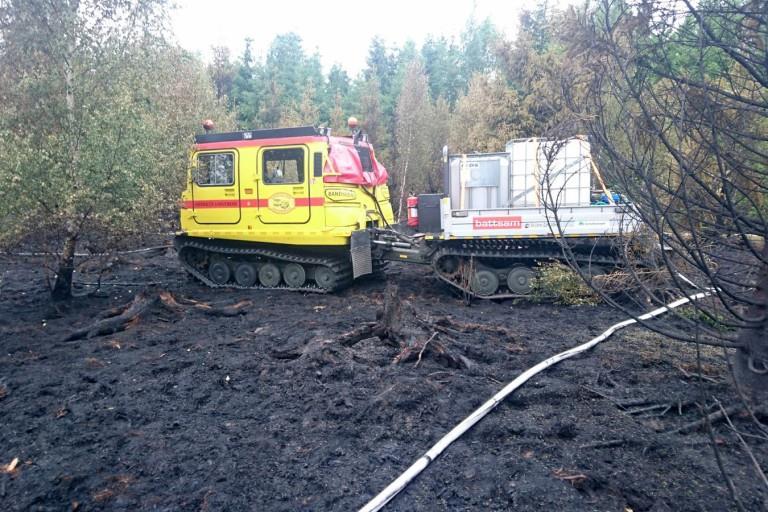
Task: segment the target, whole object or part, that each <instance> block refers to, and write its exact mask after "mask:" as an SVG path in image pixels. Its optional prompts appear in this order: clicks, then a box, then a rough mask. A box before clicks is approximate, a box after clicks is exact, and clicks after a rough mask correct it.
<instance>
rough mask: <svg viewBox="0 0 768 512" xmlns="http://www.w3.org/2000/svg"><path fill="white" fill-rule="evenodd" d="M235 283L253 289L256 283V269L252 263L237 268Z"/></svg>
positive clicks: (242, 264)
mask: <svg viewBox="0 0 768 512" xmlns="http://www.w3.org/2000/svg"><path fill="white" fill-rule="evenodd" d="M235 282H236V283H237V284H239V285H240V286H245V287H251V286H253V285H254V283H256V269H255V268H254V267H253V265H252V264H251V263H239V264H238V265H237V267H235Z"/></svg>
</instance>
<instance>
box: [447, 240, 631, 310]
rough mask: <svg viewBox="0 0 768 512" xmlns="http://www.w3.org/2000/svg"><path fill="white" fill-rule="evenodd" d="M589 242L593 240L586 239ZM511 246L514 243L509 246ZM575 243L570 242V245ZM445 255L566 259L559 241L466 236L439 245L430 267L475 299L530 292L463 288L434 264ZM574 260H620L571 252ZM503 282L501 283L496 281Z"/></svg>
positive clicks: (609, 263) (517, 296) (503, 296)
mask: <svg viewBox="0 0 768 512" xmlns="http://www.w3.org/2000/svg"><path fill="white" fill-rule="evenodd" d="M589 241H590V242H591V244H590V245H592V244H594V240H593V239H592V240H589ZM510 246H514V247H513V248H510ZM574 248H575V247H573V246H572V249H574ZM445 256H459V257H463V258H500V259H508V260H556V261H566V258H565V257H564V256H563V253H562V250H561V248H560V245H559V244H557V243H556V242H549V243H547V242H531V241H519V240H468V241H466V242H461V243H458V244H455V245H454V246H452V247H444V248H442V249H438V250H437V251H436V252H435V254H434V255H433V256H432V269H433V270H434V272H435V275H437V277H438V278H440V279H441V280H442V281H443V282H445V283H448V284H449V285H450V286H452V287H454V288H456V289H457V290H459V291H461V292H462V293H465V294H467V295H468V296H470V297H473V298H478V299H485V300H491V299H514V298H522V297H530V295H521V294H517V293H499V294H496V295H477V294H476V293H475V292H473V291H472V290H471V289H469V288H464V287H463V286H461V285H460V284H459V283H457V282H456V281H454V280H452V279H450V278H449V277H446V276H445V275H443V274H442V273H441V272H440V271H439V270H438V268H437V262H438V260H440V258H443V257H445ZM574 256H575V257H576V261H578V262H579V263H590V262H591V263H593V264H600V265H602V264H608V265H616V264H618V263H619V262H620V259H619V258H616V257H614V256H606V255H601V254H584V253H578V252H574ZM499 284H503V283H499Z"/></svg>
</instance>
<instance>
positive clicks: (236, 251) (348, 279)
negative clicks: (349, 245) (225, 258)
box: [175, 238, 352, 293]
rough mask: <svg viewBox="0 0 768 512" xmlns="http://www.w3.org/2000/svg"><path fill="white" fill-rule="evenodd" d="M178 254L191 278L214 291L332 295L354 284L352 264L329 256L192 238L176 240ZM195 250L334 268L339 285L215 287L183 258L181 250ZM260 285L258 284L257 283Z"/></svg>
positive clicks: (218, 285)
mask: <svg viewBox="0 0 768 512" xmlns="http://www.w3.org/2000/svg"><path fill="white" fill-rule="evenodd" d="M175 245H176V251H177V253H178V254H179V261H180V262H181V264H182V266H183V267H184V270H186V271H187V272H189V273H190V274H191V275H192V276H194V277H195V278H196V279H198V280H199V281H200V282H202V283H204V284H205V285H206V286H209V287H211V288H236V289H239V290H283V291H294V292H308V293H332V292H335V291H338V290H340V289H342V288H344V287H346V286H349V285H350V284H351V283H352V264H351V263H350V262H346V261H344V260H343V259H342V258H329V257H313V256H299V255H296V254H291V253H285V252H281V251H276V250H271V249H263V248H258V247H230V246H223V245H216V244H215V243H212V242H206V241H199V240H194V239H192V238H184V239H180V238H177V239H176V242H175ZM188 247H191V248H194V249H199V250H202V251H206V252H208V253H211V254H225V255H248V256H252V255H253V256H262V257H264V258H269V259H270V260H273V261H275V260H276V261H282V262H290V263H299V264H302V265H325V266H328V267H330V268H331V270H333V271H334V273H335V274H336V276H337V281H336V284H335V285H334V286H333V288H329V289H325V288H320V287H319V286H317V285H316V284H310V285H308V286H301V287H298V288H297V287H292V286H288V285H286V284H284V283H283V284H281V285H278V286H272V287H269V286H262V285H259V284H257V285H254V286H240V285H239V284H237V283H234V282H231V283H227V284H216V283H214V282H213V281H211V280H210V279H209V278H208V276H207V275H205V274H204V273H202V272H200V271H199V270H198V269H196V268H195V267H193V266H192V265H190V264H189V263H187V261H186V260H185V259H184V258H183V257H182V251H183V250H184V249H185V248H188ZM257 282H258V281H257Z"/></svg>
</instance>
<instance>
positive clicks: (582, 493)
mask: <svg viewBox="0 0 768 512" xmlns="http://www.w3.org/2000/svg"><path fill="white" fill-rule="evenodd" d="M0 276H1V279H2V281H0V349H2V350H1V352H0V418H2V429H1V430H0V464H7V463H9V462H11V460H12V459H14V458H16V457H18V459H19V463H18V465H17V466H16V467H15V468H14V469H13V470H12V471H5V472H3V473H0V507H2V509H3V510H71V509H76V510H285V511H294V510H316V511H330V510H355V509H357V508H359V507H360V506H362V505H363V504H364V503H365V502H366V501H367V500H368V499H369V498H370V497H372V496H373V495H375V494H376V493H378V492H379V491H380V490H381V489H382V488H383V487H384V486H386V485H387V484H388V483H389V482H390V481H391V480H392V479H394V478H395V477H396V476H397V475H399V473H400V472H401V471H402V470H404V469H405V468H406V467H408V466H409V465H410V464H411V463H412V462H413V461H414V460H415V459H416V458H418V457H419V456H420V455H421V454H422V453H424V452H425V451H426V450H427V449H428V448H429V447H430V446H431V445H432V444H433V443H434V442H435V441H437V440H438V439H439V438H440V437H441V436H442V435H443V434H444V433H446V432H447V431H448V430H450V429H451V428H452V427H453V426H454V425H455V424H456V423H457V422H458V421H460V420H461V419H462V418H464V417H465V416H466V415H467V414H469V413H470V412H471V411H472V410H473V409H474V408H475V407H477V406H478V405H480V404H481V403H482V402H484V401H485V400H486V399H487V398H489V397H490V396H491V395H492V394H493V393H495V392H496V391H498V390H499V389H500V388H501V387H502V386H503V384H504V383H506V382H507V381H509V380H511V379H512V378H514V377H515V376H517V375H518V374H519V373H520V372H521V371H523V370H525V369H527V368H528V367H530V366H532V365H533V364H535V363H537V362H538V361H540V360H542V359H544V358H545V357H547V356H550V355H552V354H555V353H557V352H559V351H561V350H563V349H566V348H569V347H571V346H574V345H576V344H577V343H580V342H583V341H586V340H587V339H589V338H591V337H593V336H594V335H596V334H598V333H599V332H601V331H602V330H604V329H605V328H606V327H608V326H609V325H611V324H613V323H615V322H617V321H619V320H621V319H623V317H621V316H619V315H618V314H617V313H616V312H615V311H613V310H611V309H609V308H606V307H602V306H600V307H583V306H582V307H568V306H556V305H551V304H530V303H515V302H512V301H504V302H477V303H474V304H473V305H472V306H470V307H467V306H465V305H464V303H463V302H462V300H461V299H460V298H458V297H455V296H453V295H451V293H450V292H449V291H448V290H446V289H445V288H443V287H442V286H440V285H439V284H438V283H437V282H436V281H435V280H434V279H433V278H432V277H431V276H430V275H429V273H428V272H427V271H426V269H424V270H422V269H421V268H417V267H407V266H406V267H397V268H394V269H393V270H392V271H391V274H390V275H389V279H390V280H394V281H395V282H397V283H398V284H399V288H400V294H401V297H403V299H404V300H407V301H408V302H409V303H410V304H411V305H412V306H413V307H414V308H415V309H416V310H417V311H419V312H420V313H423V314H424V315H425V316H427V317H431V318H449V319H451V321H452V322H454V327H455V326H456V325H459V326H460V325H468V326H471V325H474V324H482V325H484V326H488V327H489V329H472V328H470V329H467V330H466V331H460V330H459V331H456V332H455V333H452V334H451V337H452V338H453V340H454V341H453V342H451V348H452V349H453V350H455V351H456V352H457V353H459V354H460V355H462V356H463V357H465V358H466V359H467V361H468V362H469V364H468V365H467V366H463V367H460V368H456V367H455V365H451V364H446V363H445V361H444V360H443V359H441V358H440V357H438V355H437V354H436V353H434V351H432V350H431V349H430V347H429V346H428V347H427V349H426V350H425V351H424V353H423V354H422V355H423V357H422V359H421V361H420V362H419V363H418V365H417V364H416V363H415V362H414V361H413V360H410V361H409V362H404V363H394V362H393V361H394V360H395V358H396V357H397V356H398V355H399V354H400V350H399V349H398V348H397V347H395V346H392V345H390V344H388V343H385V342H383V341H382V340H381V339H379V338H376V337H372V338H367V339H363V340H362V341H359V342H357V343H354V344H343V343H339V342H337V341H336V340H338V339H339V338H341V337H343V336H344V335H345V334H346V333H349V332H350V331H351V330H353V329H355V328H356V327H359V326H360V325H361V324H363V323H365V322H373V321H375V320H376V315H377V312H378V311H379V310H381V308H382V301H383V295H384V291H385V285H384V283H383V282H382V281H375V280H368V281H365V282H361V283H358V284H356V285H355V286H353V287H352V288H350V289H348V290H345V291H343V292H341V293H339V294H337V295H329V296H326V295H312V294H307V295H303V294H298V293H278V292H241V291H227V290H224V291H222V290H210V289H207V288H205V287H203V286H202V285H199V284H197V283H194V282H191V281H189V280H188V279H187V277H186V276H185V275H184V274H183V272H181V271H180V269H179V267H178V265H177V263H176V260H175V255H174V254H173V253H172V252H168V253H161V254H153V253H148V254H146V255H134V256H126V257H122V258H121V259H119V260H117V261H115V262H114V264H113V265H112V266H111V269H110V270H109V272H108V273H107V274H105V275H104V276H102V279H103V281H104V282H105V283H108V282H112V283H114V282H120V283H153V285H152V286H149V287H148V288H147V287H145V286H139V287H131V286H112V285H105V286H103V287H102V289H101V291H100V292H99V293H97V294H95V295H91V296H88V297H81V298H76V299H73V300H72V301H71V302H70V303H67V304H52V303H51V302H50V301H49V299H48V294H47V288H46V284H45V279H44V274H43V272H42V271H41V270H40V265H39V262H38V261H35V260H33V259H29V258H19V257H14V258H5V259H3V260H0ZM78 279H80V280H81V281H93V280H95V279H96V278H95V276H93V275H88V274H87V273H86V274H84V275H80V276H79V277H78ZM145 288H147V289H148V291H149V292H150V293H155V292H158V291H159V290H162V291H163V292H168V294H167V295H165V297H168V296H170V297H171V298H172V301H173V302H175V303H176V305H177V306H178V307H176V306H173V305H172V304H171V306H169V304H168V302H167V301H166V302H163V301H156V302H155V303H153V304H152V305H151V306H149V307H148V308H147V309H146V310H145V311H144V312H143V313H142V314H141V316H139V317H138V318H137V319H135V320H134V321H132V322H131V324H130V325H129V326H128V328H127V329H126V330H125V331H122V332H118V333H115V334H110V335H96V336H93V337H91V338H87V339H79V340H74V341H64V340H65V339H66V338H68V337H70V336H71V334H72V333H73V332H75V331H77V330H78V329H80V328H82V327H84V326H87V325H89V324H91V323H92V322H93V321H94V319H95V318H96V317H97V316H98V315H100V314H102V313H103V312H104V311H106V310H109V309H110V308H114V307H117V306H120V305H123V304H126V303H128V302H130V301H131V300H132V298H133V297H134V296H135V294H136V293H137V292H139V291H140V290H142V289H145ZM193 301H195V302H193ZM207 305H212V306H213V307H214V308H218V309H217V311H218V310H219V309H220V308H225V310H223V311H224V312H223V313H222V314H217V313H215V312H214V314H212V313H211V311H210V310H207V309H206V306H207ZM232 307H234V309H231V308H232ZM226 308H230V309H226ZM437 339H440V334H438V335H437ZM446 343H448V342H446ZM700 369H701V370H703V373H704V379H705V380H704V381H703V382H699V380H698V378H697V377H696V376H695V374H696V373H697V372H698V371H699V370H700ZM729 389H730V385H729V381H728V377H727V369H726V367H725V364H724V362H723V360H722V357H720V354H719V353H718V352H717V351H712V350H708V351H704V352H703V355H702V360H701V364H700V365H699V364H697V362H696V352H695V347H687V346H681V345H679V344H673V343H669V342H664V341H662V340H659V339H658V338H656V337H654V336H653V335H650V334H648V333H647V332H646V331H642V330H640V329H637V328H630V329H628V330H626V331H624V332H623V333H622V334H618V335H616V336H614V337H613V338H611V339H610V340H609V341H607V342H605V343H604V344H603V345H601V346H598V347H597V348H596V349H595V350H594V351H592V352H591V353H588V354H587V355H585V356H582V357H579V358H576V359H574V360H570V361H566V362H564V363H562V364H561V365H559V366H557V367H555V368H554V369H551V370H549V371H547V372H545V373H544V374H543V375H540V376H539V377H537V378H535V379H533V380H532V381H531V382H529V383H528V384H527V385H526V386H524V387H523V388H522V389H521V390H519V391H518V392H516V393H515V394H514V395H513V397H511V398H510V399H509V400H507V401H506V402H504V403H503V404H501V405H500V406H499V407H498V408H497V409H496V410H495V411H494V412H492V413H491V414H490V415H489V416H488V417H487V418H486V419H485V420H483V421H482V422H481V423H480V424H479V425H478V426H477V427H476V428H475V429H473V430H472V431H470V432H469V433H468V434H467V435H466V436H465V437H463V438H462V439H460V440H459V441H458V442H456V443H455V444H454V445H453V446H451V447H450V448H449V449H448V450H447V452H446V453H445V454H444V455H443V456H442V457H441V458H439V459H438V460H437V461H436V462H434V463H433V464H432V465H431V466H430V467H429V468H428V469H427V470H426V471H425V472H424V473H423V474H422V475H421V476H420V477H419V478H418V479H417V480H416V481H415V482H414V483H413V484H412V485H411V486H410V487H409V488H408V489H407V490H406V491H404V492H403V493H402V495H401V496H399V497H398V498H396V500H395V501H393V502H392V503H391V504H390V505H389V507H388V508H387V510H393V511H394V510H402V511H406V510H408V511H413V510H417V511H422V510H423V511H427V510H429V511H431V510H508V509H512V508H514V509H515V510H530V511H533V510H564V511H569V510H573V511H577V510H578V511H581V510H601V511H602V510H606V511H626V510H629V509H631V510H633V511H655V512H661V511H672V510H675V511H684V510H712V511H715V510H717V511H720V510H726V509H729V508H730V507H731V501H730V498H729V496H728V492H727V489H726V486H725V483H724V481H723V479H722V477H721V473H720V471H719V470H718V468H717V465H716V462H715V458H714V456H713V450H712V448H711V446H710V444H709V443H710V441H709V437H708V435H707V433H706V432H705V431H704V430H693V431H692V432H686V433H674V434H667V433H664V432H665V431H671V430H674V429H676V428H679V427H681V426H684V425H686V424H688V423H690V422H693V421H696V420H698V419H699V418H700V411H699V409H698V408H697V406H696V403H697V402H700V403H704V402H706V401H707V400H709V399H710V397H711V396H712V395H714V394H716V395H717V396H719V397H724V396H725V397H727V396H728V395H729ZM654 406H657V407H655V408H654ZM732 419H733V421H735V422H737V424H739V425H742V426H744V428H749V422H747V421H744V420H743V419H742V418H740V417H738V416H735V417H734V418H732ZM715 440H716V442H717V443H718V445H719V448H720V450H721V451H722V453H723V456H724V459H725V464H726V466H727V469H728V470H729V472H730V473H731V475H733V477H734V478H738V479H740V484H741V485H740V488H741V489H742V493H743V494H742V496H741V499H742V501H743V503H744V505H745V506H746V507H747V508H748V509H749V510H758V509H761V508H763V507H765V503H764V502H763V501H761V500H762V497H761V496H760V491H759V486H758V484H757V481H756V480H755V478H754V476H753V475H752V472H751V468H750V467H749V463H748V460H747V459H746V458H745V457H744V456H743V455H742V453H741V452H740V447H739V444H738V440H737V439H736V438H735V436H733V434H732V433H731V431H730V430H729V429H728V428H727V427H726V426H724V425H722V424H718V425H716V426H715ZM757 449H758V453H757V455H758V456H759V457H763V459H762V460H765V458H766V455H767V454H766V448H765V446H761V445H758V447H757ZM745 491H746V492H745Z"/></svg>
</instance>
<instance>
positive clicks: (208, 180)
mask: <svg viewBox="0 0 768 512" xmlns="http://www.w3.org/2000/svg"><path fill="white" fill-rule="evenodd" d="M206 123H208V122H206ZM204 126H205V125H204ZM210 128H211V126H210V125H207V126H206V132H207V133H205V134H203V135H197V136H196V137H195V146H194V148H193V152H192V155H191V164H190V170H189V173H188V179H187V187H186V189H185V190H184V192H183V194H182V198H181V214H180V217H181V232H180V233H178V234H177V236H176V240H175V245H176V249H177V251H178V254H179V258H180V260H181V262H182V265H183V266H184V268H185V269H186V270H187V271H188V272H189V273H190V274H192V275H193V276H194V277H196V278H197V279H199V280H200V281H202V282H204V283H205V284H207V285H209V286H213V287H224V286H226V287H240V288H285V289H292V290H304V291H320V292H324V291H333V290H336V289H339V288H341V287H343V286H345V285H347V284H349V283H350V282H351V281H352V279H353V276H357V275H363V274H367V273H370V272H371V271H375V270H376V269H375V268H371V267H372V266H373V267H375V266H376V263H375V262H373V261H372V260H371V252H370V246H371V242H370V239H369V236H368V229H369V228H377V227H383V226H387V225H389V224H390V223H392V222H393V218H392V207H391V205H390V203H389V190H388V189H387V171H386V169H385V168H384V167H383V166H382V165H381V164H380V163H379V162H378V161H377V160H376V156H375V154H374V150H373V147H372V146H371V145H370V144H369V143H368V140H367V137H366V136H365V134H363V133H362V132H361V131H360V130H359V129H357V127H356V122H355V121H354V119H352V120H350V128H352V129H353V135H352V136H350V137H336V136H331V133H330V130H329V129H326V128H315V127H311V126H309V127H298V128H280V129H271V130H251V131H239V132H231V133H208V130H209V129H210ZM358 247H359V248H360V250H361V251H360V254H361V255H362V256H361V258H358V259H356V258H355V252H356V248H358ZM353 263H354V269H353ZM353 270H354V272H353Z"/></svg>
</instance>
